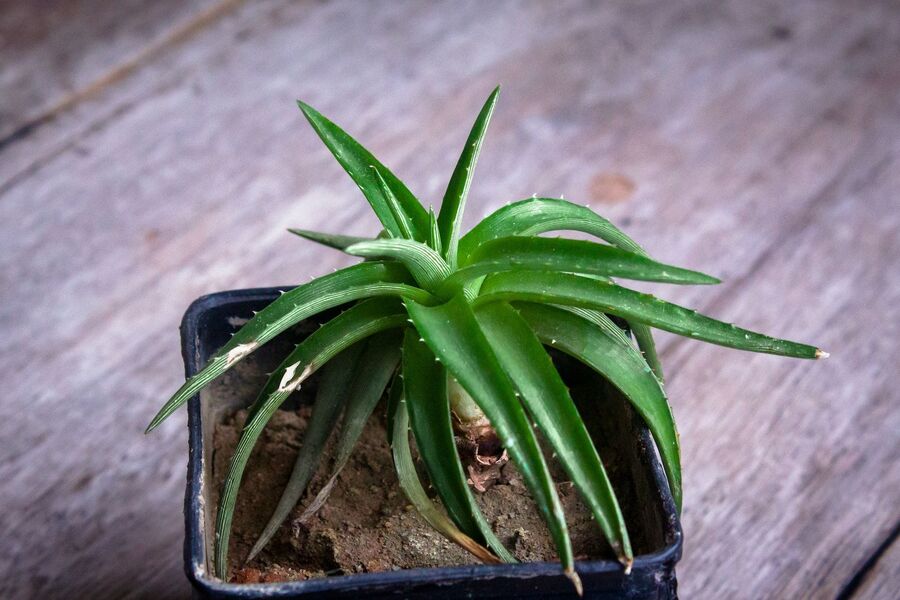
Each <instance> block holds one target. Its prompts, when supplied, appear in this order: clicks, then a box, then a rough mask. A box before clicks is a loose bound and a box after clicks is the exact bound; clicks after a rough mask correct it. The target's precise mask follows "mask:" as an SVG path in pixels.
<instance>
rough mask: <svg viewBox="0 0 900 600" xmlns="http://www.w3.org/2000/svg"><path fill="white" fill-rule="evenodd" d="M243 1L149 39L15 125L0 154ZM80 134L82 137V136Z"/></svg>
mask: <svg viewBox="0 0 900 600" xmlns="http://www.w3.org/2000/svg"><path fill="white" fill-rule="evenodd" d="M243 3H244V0H222V1H221V2H219V3H218V4H215V5H213V6H211V7H209V8H207V9H205V10H203V11H201V12H200V13H199V14H197V15H196V16H194V17H193V18H191V19H189V20H188V21H187V22H185V23H182V24H181V25H176V26H175V28H174V29H173V30H171V31H170V32H169V33H167V34H165V35H164V36H163V37H162V39H160V40H158V41H155V42H150V43H149V44H148V45H147V46H145V47H144V48H143V49H141V50H140V51H138V52H137V54H135V55H134V56H133V57H131V58H128V59H126V60H125V61H124V62H122V63H120V64H119V65H117V66H115V67H113V68H112V69H111V70H109V71H107V72H106V73H104V74H103V75H101V76H100V77H98V78H97V79H95V80H94V81H92V82H91V83H89V84H88V85H86V86H84V87H83V88H81V89H78V90H75V91H74V92H72V93H71V94H68V95H67V96H65V97H63V98H62V99H61V100H59V101H58V102H57V103H56V104H55V105H53V106H51V107H50V108H49V109H47V110H46V111H45V112H44V113H42V114H40V115H38V116H36V117H32V118H31V119H29V120H27V121H26V122H25V123H23V124H21V125H19V126H18V127H16V129H14V130H13V131H12V132H11V133H9V134H8V135H7V136H5V137H4V138H2V139H0V154H2V153H3V152H4V151H5V150H7V149H8V148H9V147H10V146H12V145H13V144H15V143H17V142H20V141H23V140H26V139H28V137H29V136H31V135H32V134H33V133H34V132H35V131H37V130H38V129H39V128H40V127H41V126H43V125H46V124H47V123H50V122H51V121H53V120H54V119H56V118H57V117H58V116H59V115H60V114H62V113H64V112H66V111H68V110H71V109H72V108H74V107H75V106H76V105H78V104H80V103H81V102H84V101H85V100H89V99H91V98H93V97H95V96H97V95H98V94H100V93H101V92H102V91H104V90H105V89H107V88H108V87H110V86H111V85H114V84H115V83H117V82H119V81H121V80H123V79H125V78H126V77H129V76H130V75H132V74H133V73H134V72H135V71H137V70H138V69H139V68H140V67H141V66H143V65H144V64H146V63H148V62H150V61H152V60H153V59H154V58H156V57H157V56H158V55H160V54H161V53H162V52H164V51H166V50H168V49H169V48H170V47H171V46H175V45H177V44H180V43H182V42H185V41H187V40H189V39H190V38H192V37H193V36H194V35H196V34H197V33H199V32H200V31H202V30H203V29H205V28H206V27H208V26H209V25H211V24H212V23H215V22H216V21H218V20H219V19H220V18H222V17H223V16H225V15H227V14H229V13H231V12H233V11H234V10H235V9H236V8H238V7H239V6H240V5H241V4H243ZM132 104H133V103H130V102H129V103H125V104H123V105H121V106H119V107H117V108H115V109H114V110H113V111H112V113H111V114H109V115H105V116H104V117H101V118H100V119H99V120H98V121H96V122H94V123H91V124H90V125H89V126H88V127H87V128H86V130H85V131H87V132H90V131H92V130H94V129H96V128H97V127H100V126H102V124H103V123H104V122H105V121H108V120H109V119H111V118H112V119H115V118H116V117H118V116H120V115H121V114H122V113H123V112H125V111H127V110H128V109H129V108H130V107H131V106H132ZM83 133H84V131H82V132H80V134H83ZM77 137H80V135H79V136H77ZM75 143H76V141H75V140H74V139H73V140H71V141H70V142H68V143H64V144H63V145H62V146H60V147H58V148H56V149H54V150H51V151H50V152H49V153H47V154H44V155H43V156H40V157H38V158H36V159H35V160H34V162H32V163H31V164H29V165H27V166H25V167H24V168H23V169H22V170H20V171H19V172H18V173H14V174H13V175H12V176H11V177H10V178H9V179H8V180H7V181H5V182H3V183H2V184H0V195H3V194H4V193H6V192H7V191H8V190H9V189H10V188H11V187H13V186H14V185H15V184H16V183H18V182H19V181H22V180H23V179H26V178H27V177H28V176H29V175H31V174H32V173H34V172H35V171H37V170H38V169H40V168H41V167H42V166H43V165H45V164H47V163H48V162H49V161H51V160H52V159H53V158H54V157H56V156H58V155H59V154H61V153H63V152H65V151H66V150H68V149H70V148H71V147H72V146H73V145H74V144H75Z"/></svg>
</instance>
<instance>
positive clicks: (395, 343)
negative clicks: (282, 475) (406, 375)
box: [299, 330, 400, 523]
mask: <svg viewBox="0 0 900 600" xmlns="http://www.w3.org/2000/svg"><path fill="white" fill-rule="evenodd" d="M399 362H400V332H399V331H393V330H392V331H385V332H383V333H379V334H377V335H374V336H372V337H370V338H369V339H368V341H367V342H366V349H365V351H364V352H363V355H362V357H361V358H360V360H359V364H358V365H357V366H356V367H355V368H354V369H353V370H352V371H347V372H345V373H344V376H345V377H348V378H349V377H352V378H353V386H352V387H351V388H350V391H349V392H348V395H347V398H348V401H347V408H346V410H345V411H344V418H343V420H342V421H341V430H340V432H339V433H338V438H337V448H336V449H335V459H334V466H333V467H332V469H331V477H329V479H328V481H327V482H326V483H325V485H324V486H322V489H321V490H319V493H318V494H316V497H315V498H314V499H313V500H312V502H310V504H309V506H307V507H306V509H305V510H304V511H303V514H302V515H301V516H300V519H299V520H300V522H301V523H305V522H306V521H308V520H309V519H310V518H311V517H312V516H313V515H314V514H316V512H318V510H319V509H320V508H321V507H322V505H323V504H325V501H326V500H327V499H328V496H329V495H330V494H331V490H332V489H333V488H334V484H335V483H336V482H337V477H338V475H340V473H341V471H342V470H343V469H344V467H345V466H346V465H347V461H348V460H350V455H351V454H352V452H353V448H354V447H355V446H356V442H357V440H359V436H360V435H361V434H362V432H363V428H364V427H365V426H366V421H368V420H369V417H370V416H371V415H372V412H373V411H374V410H375V406H376V405H377V404H378V401H379V400H381V397H382V396H383V395H384V390H385V388H387V384H388V382H389V381H390V379H391V376H392V375H393V374H394V372H395V371H396V370H397V363H399Z"/></svg>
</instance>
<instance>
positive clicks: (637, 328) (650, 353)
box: [628, 320, 665, 382]
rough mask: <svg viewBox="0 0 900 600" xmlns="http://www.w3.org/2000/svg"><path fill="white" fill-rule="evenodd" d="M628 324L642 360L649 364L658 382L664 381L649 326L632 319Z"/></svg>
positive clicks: (660, 363)
mask: <svg viewBox="0 0 900 600" xmlns="http://www.w3.org/2000/svg"><path fill="white" fill-rule="evenodd" d="M628 326H629V327H630V328H631V332H632V333H633V334H634V339H635V341H636V342H637V345H638V348H640V350H641V355H642V356H643V357H644V360H645V361H646V362H647V364H648V365H650V369H651V370H652V371H653V374H654V375H656V377H657V378H658V379H659V380H660V382H664V381H665V379H664V377H663V370H662V362H660V360H659V355H658V354H657V353H656V342H654V341H653V332H652V331H651V330H650V327H649V326H648V325H645V324H644V323H640V322H638V321H633V320H632V321H628Z"/></svg>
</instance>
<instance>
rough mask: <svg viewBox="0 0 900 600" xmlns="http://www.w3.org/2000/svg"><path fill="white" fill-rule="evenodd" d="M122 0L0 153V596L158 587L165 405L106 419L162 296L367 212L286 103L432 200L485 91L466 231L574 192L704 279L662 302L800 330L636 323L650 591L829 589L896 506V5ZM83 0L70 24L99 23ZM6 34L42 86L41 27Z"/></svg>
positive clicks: (139, 395)
mask: <svg viewBox="0 0 900 600" xmlns="http://www.w3.org/2000/svg"><path fill="white" fill-rule="evenodd" d="M141 4H142V3H136V4H135V8H134V10H135V11H136V12H137V14H150V13H152V14H155V15H157V20H155V21H154V23H155V24H154V25H153V26H152V27H149V29H148V30H147V31H146V32H144V33H147V32H149V34H147V35H143V34H141V35H137V34H136V35H133V36H128V40H129V41H128V47H129V49H130V50H129V52H128V53H127V54H128V55H129V56H140V57H141V59H140V60H138V61H132V62H131V63H128V64H133V66H131V67H129V69H128V70H127V72H126V73H124V74H123V75H122V76H121V77H117V78H113V80H111V81H110V82H109V83H108V84H106V85H104V86H102V87H101V88H100V89H97V90H96V91H95V92H92V95H91V96H90V97H89V98H84V99H78V100H76V101H74V102H73V103H71V104H70V105H69V106H67V107H66V108H65V109H64V110H62V111H61V112H59V114H57V115H56V116H55V117H54V118H53V119H52V120H50V121H48V122H46V123H44V124H43V125H42V126H41V127H40V128H38V129H36V130H35V131H33V132H30V133H28V134H27V135H24V136H20V137H18V138H17V139H15V140H13V141H12V142H11V143H9V144H7V145H6V146H5V147H3V148H2V149H0V228H2V229H0V278H2V279H0V284H2V285H0V326H2V331H3V333H4V336H5V338H6V339H5V341H6V343H5V344H4V345H3V347H2V348H0V377H2V381H4V383H5V389H6V393H5V396H4V401H3V402H2V404H0V417H2V418H0V439H3V440H4V441H5V443H4V446H3V449H2V450H0V481H3V484H2V485H0V506H3V507H4V511H3V512H2V513H0V530H2V531H3V532H4V544H3V545H2V546H0V572H2V573H5V574H7V576H6V577H4V578H3V580H0V596H3V597H27V596H45V597H46V596H54V595H61V594H60V593H59V592H60V590H62V589H65V590H66V592H67V593H68V594H69V595H71V596H91V597H110V598H119V597H128V596H129V595H130V596H132V597H135V596H147V597H167V596H174V595H179V594H180V595H184V594H186V593H187V587H186V582H185V580H184V577H183V575H182V574H181V567H180V563H181V554H180V543H181V537H182V521H181V517H180V514H181V500H182V494H183V487H182V486H183V481H184V464H185V457H186V453H185V447H186V442H185V439H186V435H185V431H184V415H183V414H178V415H177V416H176V417H174V418H173V419H172V420H171V422H170V423H167V424H166V425H164V426H163V427H162V428H161V430H160V431H159V432H158V433H157V434H154V435H153V436H152V437H150V438H143V437H141V435H140V431H141V430H142V428H143V426H144V425H145V424H146V422H147V420H148V419H149V418H150V417H151V416H152V414H153V412H154V410H155V409H156V407H157V406H158V405H159V403H160V402H161V401H162V400H163V399H164V397H166V396H167V395H168V394H169V393H170V392H171V391H172V390H173V389H174V388H175V387H176V386H177V384H178V382H179V380H180V378H181V365H180V358H179V355H178V341H177V331H176V327H177V323H178V320H179V318H180V314H181V312H182V311H183V310H184V308H185V307H186V306H187V304H188V303H189V302H190V300H192V299H193V298H195V297H197V296H199V295H201V294H203V293H208V292H211V291H215V290H220V289H227V288H234V287H251V286H261V285H278V284H288V283H295V282H300V281H303V280H305V279H306V278H308V277H309V276H311V275H315V274H319V273H322V272H325V271H326V270H328V269H329V268H332V267H335V266H339V265H343V264H347V263H348V262H349V261H348V260H346V259H344V258H342V257H340V256H339V255H337V254H335V253H329V252H327V251H325V250H321V249H318V248H315V247H312V246H311V245H309V244H304V243H303V242H301V241H298V240H296V239H293V238H292V237H291V236H289V235H287V234H286V233H283V230H284V228H285V227H287V226H303V227H307V228H313V229H322V230H326V231H342V230H346V231H347V232H348V233H351V234H364V233H370V232H371V231H373V229H374V227H375V224H374V220H373V219H372V217H371V216H369V215H368V209H367V207H366V205H365V203H364V201H363V200H362V199H361V198H360V197H359V195H358V191H357V190H356V189H355V186H353V184H352V183H351V182H350V181H349V180H348V179H347V178H346V176H345V175H343V174H342V173H341V172H340V170H339V168H338V167H337V165H336V164H334V162H333V159H331V158H330V157H329V156H328V155H327V152H326V151H325V150H324V149H323V148H322V147H321V145H320V143H319V142H318V141H317V140H316V139H315V137H314V135H313V134H312V133H311V131H310V130H309V128H308V126H306V124H305V123H304V122H303V120H302V118H301V116H300V115H299V113H298V112H297V111H296V109H295V107H294V106H293V100H294V99H295V98H298V97H302V98H303V99H305V100H307V101H309V102H310V103H312V104H313V105H314V106H317V107H318V108H320V110H322V111H323V112H324V113H325V114H327V115H329V116H332V117H333V118H334V119H335V120H337V121H338V122H340V123H341V124H343V125H345V126H346V127H347V129H348V130H349V131H350V132H351V133H353V134H354V135H357V136H358V137H359V138H360V139H361V140H363V141H364V143H366V144H367V145H368V146H369V147H370V148H372V149H373V150H374V151H375V153H376V154H377V155H379V157H381V158H382V159H383V161H384V162H385V163H386V164H388V165H390V166H391V167H392V168H394V169H395V171H396V172H397V173H398V174H399V175H400V176H401V177H403V178H404V179H405V180H407V181H408V182H409V184H410V187H411V188H412V189H413V190H414V191H416V192H418V193H419V194H420V196H421V197H422V198H423V199H425V200H426V202H428V201H432V202H435V203H436V202H438V201H439V198H440V195H441V193H442V192H443V186H444V185H445V184H446V178H447V177H448V176H449V173H450V171H451V170H452V166H453V164H454V162H455V155H456V154H457V153H458V152H459V150H460V149H461V146H462V144H463V142H464V140H465V135H466V132H467V130H468V127H469V124H470V122H471V119H472V118H473V117H474V114H475V112H476V111H477V109H478V107H479V105H480V102H481V101H482V99H483V97H484V96H485V95H486V94H487V93H488V91H489V90H490V89H491V87H492V86H493V85H495V84H496V83H498V82H500V83H502V84H503V85H504V90H503V95H502V97H501V100H500V104H499V106H498V111H497V113H496V116H495V118H494V122H493V124H492V126H491V131H490V132H489V134H488V139H487V142H486V144H485V148H484V151H483V153H482V159H481V162H480V165H479V168H478V173H477V175H476V180H475V184H474V186H473V190H472V199H471V205H470V210H469V214H468V218H467V222H468V223H469V224H472V223H473V222H474V221H475V219H477V218H478V217H480V216H481V215H482V214H483V213H484V212H486V211H488V210H489V209H493V208H495V207H497V206H499V205H501V204H503V203H504V202H506V201H509V200H515V199H518V198H523V197H527V196H530V195H531V194H532V193H535V192H536V193H539V194H544V195H559V194H565V196H566V197H567V198H572V199H575V200H578V201H579V202H589V203H591V204H592V206H593V207H594V208H595V209H597V210H598V211H599V212H601V213H603V214H604V215H606V216H608V217H610V218H612V219H614V220H615V221H617V222H619V223H620V224H623V225H624V226H625V227H626V229H627V230H628V231H629V233H631V234H633V235H634V236H635V237H636V238H637V239H638V240H639V241H642V242H644V243H645V245H646V246H647V247H648V249H649V250H650V251H651V253H653V254H655V255H657V256H658V257H660V258H661V259H664V260H665V261H666V262H670V263H674V264H685V265H686V266H690V267H694V268H698V269H701V270H704V271H707V272H712V273H714V274H717V275H720V276H722V277H723V279H725V281H726V283H725V284H723V285H722V286H719V287H718V288H717V289H709V288H706V289H690V288H677V289H666V290H664V291H662V293H663V294H664V295H665V296H666V297H668V298H671V299H673V300H676V301H678V302H681V303H686V304H691V305H693V306H695V307H697V308H699V309H702V310H705V311H709V312H710V313H712V314H714V315H715V316H720V317H723V318H728V319H731V320H735V321H737V322H739V323H740V324H742V325H747V326H750V327H755V328H759V329H763V330H765V331H767V332H773V333H777V334H780V335H784V336H790V337H794V338H798V339H801V340H805V341H812V342H816V343H818V344H821V345H823V346H825V347H826V348H827V349H829V350H831V351H832V352H833V356H832V358H831V359H830V360H829V361H827V362H821V363H804V362H791V361H787V360H779V359H775V358H771V357H762V356H752V355H746V354H740V353H737V352H733V351H727V350H722V349H719V348H714V347H705V346H703V345H700V344H696V343H692V342H689V341H684V342H682V341H678V340H676V339H674V338H672V337H667V336H663V337H662V341H663V349H664V351H663V358H664V361H665V365H666V367H667V373H668V374H669V381H670V395H671V397H672V398H673V402H674V404H675V411H676V416H677V417H678V419H679V423H680V426H681V432H682V439H683V443H684V449H685V464H686V468H685V474H686V510H685V515H684V521H685V530H686V535H687V543H686V549H685V558H684V561H683V563H682V565H681V567H680V569H679V580H680V582H681V589H682V591H683V595H684V597H687V598H691V597H723V596H728V597H735V598H741V597H746V598H759V597H817V598H818V597H833V596H834V595H836V594H837V593H838V592H839V591H840V590H841V589H842V588H843V586H844V585H846V583H847V582H848V581H850V580H851V579H852V577H853V576H854V574H855V573H856V572H857V570H858V569H859V568H860V567H861V566H862V565H863V564H864V563H865V561H866V559H867V557H868V556H870V555H871V553H872V552H874V551H875V550H876V549H877V548H878V547H879V546H880V545H881V543H882V542H883V540H884V538H885V536H886V535H888V534H889V532H890V531H891V530H892V529H893V527H894V525H895V524H896V522H897V520H898V519H900V514H898V511H897V509H896V507H897V506H900V472H898V467H897V464H898V458H900V448H898V435H897V433H898V431H900V423H898V417H897V412H896V406H897V401H898V395H897V392H896V390H895V388H894V387H893V386H892V382H893V379H894V378H895V373H896V365H897V364H898V363H900V352H898V348H897V344H896V341H895V340H896V339H897V335H898V333H900V332H898V331H897V327H898V323H900V314H898V306H900V289H898V288H900V268H898V267H900V264H898V263H900V248H898V247H897V240H898V239H900V231H898V228H900V223H898V218H900V215H898V211H897V210H896V198H897V196H898V192H900V180H898V177H897V173H900V170H898V168H897V167H898V165H897V161H898V154H900V147H898V145H897V140H900V107H898V101H897V99H898V97H900V61H897V60H896V56H897V52H898V48H900V7H898V6H897V5H896V3H893V2H890V1H887V0H885V1H883V2H867V3H865V4H862V3H859V4H857V3H844V2H840V1H838V0H833V1H827V2H826V1H821V2H813V1H807V0H803V1H797V2H793V3H790V4H782V3H774V2H772V3H744V2H731V3H724V4H723V3H718V2H711V1H710V2H703V1H699V2H676V3H657V2H642V3H633V4H629V5H625V4H624V3H623V4H621V5H620V4H599V5H598V4H593V3H586V2H585V3H582V2H567V3H559V4H552V5H551V4H550V3H546V4H544V3H525V4H522V3H518V4H516V5H515V8H516V9H517V10H516V11H515V13H514V15H513V13H511V12H510V9H511V8H513V7H512V6H511V5H507V4H504V3H492V4H491V6H489V7H484V6H482V5H481V4H477V3H454V4H452V5H450V4H442V5H428V6H426V5H423V4H420V3H412V2H405V3H404V2H401V3H390V4H377V5H376V4H373V3H365V4H362V5H355V4H354V5H352V9H351V4H349V3H344V2H329V3H318V2H303V3H281V2H273V3H252V4H247V5H241V6H236V7H233V6H230V5H229V6H228V7H227V8H228V10H224V9H220V12H216V13H215V18H207V19H205V20H203V21H202V23H201V24H200V25H199V26H197V27H195V28H193V29H191V30H190V35H175V36H172V35H171V32H172V31H175V30H179V29H178V28H179V27H183V26H184V23H191V22H193V21H194V20H196V19H197V18H198V17H197V15H198V14H201V12H202V11H203V10H206V9H204V8H203V7H201V8H199V9H197V11H198V12H192V13H190V14H188V13H179V12H177V11H169V12H168V14H165V11H162V12H159V13H157V12H154V11H156V10H157V9H153V10H152V11H151V10H150V9H144V10H146V11H150V12H141V10H142V9H141V6H140V5H141ZM110 5H111V3H102V6H101V3H96V5H92V6H94V11H100V13H101V16H102V18H100V17H96V19H95V20H97V22H100V23H103V22H113V23H120V22H121V20H122V19H124V17H122V16H121V13H120V12H117V11H118V10H120V9H115V8H109V6H110ZM209 6H212V8H213V9H214V8H215V7H216V6H219V5H218V4H214V5H209ZM10 10H13V9H11V8H9V7H7V6H6V5H4V6H3V8H0V23H6V22H10V21H9V16H8V15H9V12H8V11H10ZM15 10H19V11H21V10H24V9H22V8H17V9H15ZM185 10H187V9H185ZM104 11H112V12H104ZM96 14H97V13H96V12H92V13H91V15H92V17H93V16H94V15H96ZM160 15H162V16H160ZM163 17H165V18H163ZM16 18H17V19H18V20H19V21H21V19H22V18H23V17H21V16H18V17H16ZM34 18H38V17H34ZM84 18H85V17H84V16H83V13H81V12H76V13H73V15H72V16H70V17H68V19H66V20H64V22H63V23H64V26H65V27H66V28H68V29H69V30H72V31H84V32H86V35H85V36H84V37H85V39H80V38H79V42H78V43H79V44H81V46H78V47H77V48H76V49H75V50H73V51H75V52H78V51H82V50H80V48H88V50H83V51H84V52H88V54H91V53H92V54H91V55H92V56H94V58H92V59H91V62H92V64H94V65H96V67H94V68H93V70H92V71H90V74H89V75H88V76H85V77H84V78H83V79H80V80H79V81H94V80H101V79H103V78H104V77H105V74H108V73H110V72H113V71H115V70H116V69H119V68H120V67H121V64H122V62H121V54H122V50H121V46H117V45H116V43H117V42H116V41H114V40H110V39H109V38H105V37H103V34H102V31H106V29H104V28H99V30H98V29H97V28H96V27H95V28H93V29H92V28H91V27H92V25H91V24H90V23H84V22H82V23H79V22H78V19H84ZM142 18H144V17H142ZM104 19H106V20H104ZM146 19H150V18H149V17H146ZM151 20H152V19H151ZM19 21H17V22H19ZM121 26H122V27H126V26H127V25H126V24H122V25H121ZM98 31H100V32H101V33H98ZM152 32H156V33H152ZM163 32H169V34H166V33H163ZM166 35H169V36H170V37H168V38H166ZM160 39H163V40H164V41H163V42H160V41H159V40H160ZM89 42H90V43H89ZM22 48H23V50H22V52H21V55H20V56H21V57H23V60H25V59H26V58H27V59H28V60H31V61H33V62H31V63H28V64H30V65H32V66H34V68H35V69H36V71H37V73H36V74H34V75H32V77H33V78H34V79H33V81H34V82H40V81H43V80H42V79H41V78H44V77H49V78H51V79H52V77H53V76H52V74H51V73H44V70H45V67H44V66H43V65H45V64H46V63H44V62H41V61H42V60H44V59H43V58H40V57H42V56H49V55H52V53H53V52H56V51H57V49H56V44H55V43H54V42H53V41H52V36H51V37H50V38H41V39H35V40H32V41H30V42H29V43H28V44H27V45H25V46H22ZM68 71H69V69H67V68H66V67H65V66H63V67H61V72H62V73H63V74H65V73H68ZM22 77H24V76H23V75H21V74H19V75H15V76H13V77H12V78H9V77H6V76H4V77H3V78H0V98H3V101H2V102H3V106H2V111H0V112H3V113H4V114H13V115H15V118H14V119H13V120H14V121H15V122H16V123H21V122H25V121H27V120H28V119H31V118H33V114H37V113H28V112H27V111H25V112H23V110H22V109H21V107H23V106H29V105H30V103H31V101H30V100H29V101H20V100H17V101H16V102H15V104H7V103H8V102H9V101H7V100H6V99H7V98H14V97H15V98H25V97H28V98H31V97H32V96H27V95H26V96H14V95H12V94H11V91H12V90H13V89H14V88H17V87H19V86H20V85H25V84H21V82H22V81H24V80H23V79H22ZM35 85H38V84H37V83H36V84H35ZM25 87H27V85H26V86H25ZM76 87H77V86H76ZM48 89H53V90H54V92H53V93H54V94H56V96H55V97H56V98H57V100H56V101H55V102H58V101H59V100H58V98H60V97H64V96H65V94H67V93H70V92H69V91H68V90H66V88H65V87H64V86H62V87H61V86H59V85H56V84H54V85H50V86H48ZM61 90H62V91H61ZM51 104H52V103H51ZM9 106H13V107H14V108H12V109H10V108H8V107H9ZM48 106H49V105H48ZM41 110H46V109H45V108H44V109H41ZM38 112H40V111H38ZM23 119H24V120H25V121H23ZM598 181H600V182H610V181H612V182H619V183H620V184H621V182H623V181H625V182H628V185H627V186H625V187H626V188H627V189H628V193H627V194H621V193H618V192H617V193H616V194H611V193H610V192H609V186H608V185H606V186H605V187H604V186H600V185H597V182H598ZM617 189H621V185H620V187H619V188H617ZM645 287H646V289H653V290H654V291H659V290H660V288H656V287H653V286H645ZM883 578H886V581H887V583H886V585H885V584H879V586H880V587H879V588H877V589H889V588H890V587H891V584H892V583H893V584H895V585H894V587H896V583H897V581H896V574H895V572H893V571H889V572H887V573H886V574H885V575H884V576H883ZM862 591H863V588H860V592H861V593H862Z"/></svg>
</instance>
